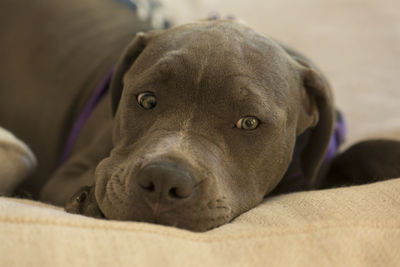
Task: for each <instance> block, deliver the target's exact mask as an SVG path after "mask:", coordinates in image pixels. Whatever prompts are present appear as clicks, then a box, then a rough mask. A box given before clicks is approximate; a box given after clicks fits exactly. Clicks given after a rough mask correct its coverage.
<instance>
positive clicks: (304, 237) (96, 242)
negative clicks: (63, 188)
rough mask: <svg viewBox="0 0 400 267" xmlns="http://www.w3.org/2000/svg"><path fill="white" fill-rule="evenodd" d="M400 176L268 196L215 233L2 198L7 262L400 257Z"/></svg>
mask: <svg viewBox="0 0 400 267" xmlns="http://www.w3.org/2000/svg"><path fill="white" fill-rule="evenodd" d="M399 196H400V178H399V179H396V180H390V181H386V182H380V183H375V184H370V185H364V186H357V187H348V188H340V189H333V190H325V191H313V192H303V193H296V194H288V195H283V196H279V197H274V198H270V199H267V200H266V201H265V202H264V203H263V204H261V205H259V206H258V207H257V208H255V209H253V210H251V211H249V212H247V213H245V214H243V215H241V216H240V217H238V218H237V219H236V220H234V221H233V222H232V223H231V224H227V225H224V226H222V227H219V228H217V229H214V230H212V231H209V232H207V233H192V232H189V231H185V230H179V229H174V228H170V227H164V226H158V225H151V224H146V223H136V222H117V221H105V220H98V219H92V218H86V217H83V216H79V215H71V214H67V213H65V212H63V211H62V210H60V209H57V208H54V207H52V206H46V205H43V204H40V203H35V202H29V201H18V200H13V199H7V198H3V199H0V236H1V240H2V241H1V242H0V266H86V267H89V266H229V267H232V266H399V263H400V249H399V248H400V198H399Z"/></svg>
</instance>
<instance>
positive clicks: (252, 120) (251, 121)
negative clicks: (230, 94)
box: [236, 116, 260, 130]
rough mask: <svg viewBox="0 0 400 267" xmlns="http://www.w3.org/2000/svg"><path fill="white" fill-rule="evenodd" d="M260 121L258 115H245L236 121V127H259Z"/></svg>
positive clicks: (246, 128) (248, 128)
mask: <svg viewBox="0 0 400 267" xmlns="http://www.w3.org/2000/svg"><path fill="white" fill-rule="evenodd" d="M259 124H260V121H259V120H258V119H257V118H256V117H251V116H249V117H244V118H241V119H240V120H238V121H237V122H236V127H237V128H239V129H244V130H254V129H255V128H257V127H258V125H259Z"/></svg>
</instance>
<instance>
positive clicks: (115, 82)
mask: <svg viewBox="0 0 400 267" xmlns="http://www.w3.org/2000/svg"><path fill="white" fill-rule="evenodd" d="M151 36H152V34H150V33H143V32H138V33H137V34H136V37H135V38H134V39H133V41H132V42H131V43H130V44H129V45H128V47H127V48H126V49H125V51H124V52H123V53H122V56H121V57H120V59H119V61H118V63H117V65H116V68H115V71H114V74H113V77H112V79H111V84H110V90H111V104H112V112H113V115H114V116H115V114H116V113H117V109H118V104H119V100H120V98H121V95H122V90H123V87H124V81H123V78H124V75H125V73H126V72H127V71H128V70H129V68H130V67H131V66H132V64H133V63H134V62H135V60H136V59H137V58H138V57H139V55H140V54H141V53H142V51H143V50H144V48H145V47H146V45H147V43H148V42H149V40H150V38H151Z"/></svg>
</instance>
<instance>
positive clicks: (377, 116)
mask: <svg viewBox="0 0 400 267" xmlns="http://www.w3.org/2000/svg"><path fill="white" fill-rule="evenodd" d="M161 1H162V2H163V3H164V5H165V8H166V12H167V14H168V15H169V17H171V19H172V20H173V24H175V25H176V24H182V23H186V22H191V21H193V20H197V19H202V18H205V17H207V16H208V15H210V14H211V13H213V12H217V13H219V14H220V15H221V16H222V17H225V16H228V15H233V16H235V17H236V18H238V19H242V20H244V21H245V22H247V24H248V25H249V26H250V27H252V28H253V29H255V30H257V31H258V32H260V33H263V34H265V35H268V36H271V37H273V38H275V39H277V40H280V41H282V42H284V43H287V44H289V45H290V46H292V47H294V48H295V49H297V50H299V51H301V52H303V53H304V54H305V55H307V56H308V57H309V58H310V59H311V60H313V61H314V63H316V64H317V65H318V66H319V67H320V68H321V69H322V71H323V72H324V73H325V74H326V76H327V77H328V79H329V80H330V82H331V85H332V87H333V90H334V94H335V97H336V99H335V100H336V105H337V107H338V108H339V109H340V110H341V111H342V112H343V113H344V115H345V118H346V120H347V125H348V136H347V142H346V146H348V145H350V144H351V143H354V142H355V141H357V140H359V139H361V138H367V137H390V138H396V139H400V1H399V0H297V1H290V0H247V1H243V0H219V1H217V0H214V1H213V0H161Z"/></svg>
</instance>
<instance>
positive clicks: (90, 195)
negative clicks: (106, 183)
mask: <svg viewBox="0 0 400 267" xmlns="http://www.w3.org/2000/svg"><path fill="white" fill-rule="evenodd" d="M65 211H67V212H69V213H74V214H81V215H85V216H89V217H94V218H104V215H103V213H102V212H101V211H100V209H99V206H98V205H97V202H96V199H95V196H94V186H84V187H82V188H81V189H80V190H79V191H78V192H77V193H75V194H74V195H73V196H72V197H71V199H70V200H69V201H68V202H67V203H66V204H65Z"/></svg>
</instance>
